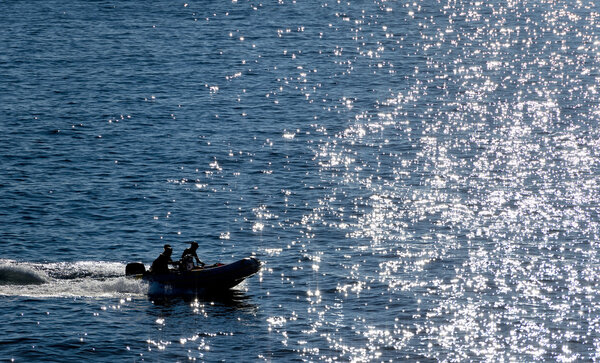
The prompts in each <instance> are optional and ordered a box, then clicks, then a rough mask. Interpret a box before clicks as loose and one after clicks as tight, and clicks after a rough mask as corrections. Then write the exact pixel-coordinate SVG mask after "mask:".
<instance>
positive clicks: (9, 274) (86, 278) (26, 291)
mask: <svg viewBox="0 0 600 363" xmlns="http://www.w3.org/2000/svg"><path fill="white" fill-rule="evenodd" d="M124 274H125V265H124V264H122V263H118V262H101V261H78V262H59V263H50V264H40V263H30V262H16V261H12V260H0V295H5V296H28V297H39V298H50V297H91V298H111V297H132V296H145V295H146V293H147V292H148V284H146V283H145V282H143V281H141V280H136V279H132V278H126V277H125V276H124Z"/></svg>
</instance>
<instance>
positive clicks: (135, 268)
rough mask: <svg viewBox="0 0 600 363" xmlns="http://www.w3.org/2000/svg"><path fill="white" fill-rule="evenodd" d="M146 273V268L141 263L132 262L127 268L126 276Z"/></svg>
mask: <svg viewBox="0 0 600 363" xmlns="http://www.w3.org/2000/svg"><path fill="white" fill-rule="evenodd" d="M144 272H146V266H144V264H143V263H141V262H131V263H128V264H127V266H125V275H126V276H131V275H141V274H143V273H144Z"/></svg>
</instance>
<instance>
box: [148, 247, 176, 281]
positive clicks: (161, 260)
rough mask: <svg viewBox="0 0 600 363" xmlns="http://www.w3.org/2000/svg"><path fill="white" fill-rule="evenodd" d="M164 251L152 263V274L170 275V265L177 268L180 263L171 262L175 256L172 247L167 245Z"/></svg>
mask: <svg viewBox="0 0 600 363" xmlns="http://www.w3.org/2000/svg"><path fill="white" fill-rule="evenodd" d="M164 249H165V250H164V251H163V252H162V253H161V254H160V255H159V256H158V257H157V258H156V260H154V262H152V267H150V272H152V273H155V274H166V273H169V265H174V266H177V265H178V264H179V262H175V261H173V260H171V255H172V254H173V249H172V248H171V245H165V246H164Z"/></svg>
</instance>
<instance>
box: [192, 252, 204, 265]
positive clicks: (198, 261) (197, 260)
mask: <svg viewBox="0 0 600 363" xmlns="http://www.w3.org/2000/svg"><path fill="white" fill-rule="evenodd" d="M194 257H195V258H196V262H197V263H198V265H202V266H204V265H206V264H205V263H204V262H202V261H200V259H199V258H198V254H197V253H196V252H194Z"/></svg>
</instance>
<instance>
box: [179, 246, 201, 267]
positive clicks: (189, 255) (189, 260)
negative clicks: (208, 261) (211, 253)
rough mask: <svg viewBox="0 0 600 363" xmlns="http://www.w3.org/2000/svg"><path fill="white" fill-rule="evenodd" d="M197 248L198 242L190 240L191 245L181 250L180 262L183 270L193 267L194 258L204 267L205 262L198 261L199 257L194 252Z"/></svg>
mask: <svg viewBox="0 0 600 363" xmlns="http://www.w3.org/2000/svg"><path fill="white" fill-rule="evenodd" d="M197 249H198V243H196V242H192V243H191V246H190V247H189V248H186V249H185V250H183V253H182V254H181V264H182V266H181V267H182V268H183V269H184V270H191V269H193V268H194V267H195V266H194V259H195V260H196V263H197V264H198V265H200V266H202V267H204V265H205V263H204V262H202V261H200V259H199V258H198V254H197V253H196V250H197Z"/></svg>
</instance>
